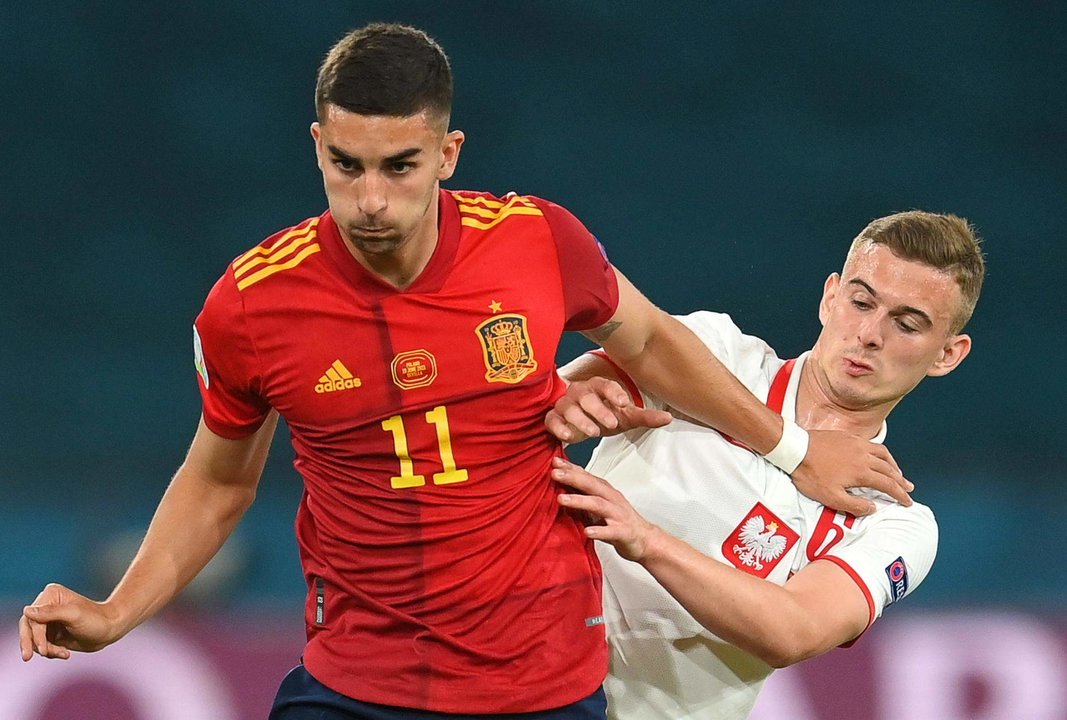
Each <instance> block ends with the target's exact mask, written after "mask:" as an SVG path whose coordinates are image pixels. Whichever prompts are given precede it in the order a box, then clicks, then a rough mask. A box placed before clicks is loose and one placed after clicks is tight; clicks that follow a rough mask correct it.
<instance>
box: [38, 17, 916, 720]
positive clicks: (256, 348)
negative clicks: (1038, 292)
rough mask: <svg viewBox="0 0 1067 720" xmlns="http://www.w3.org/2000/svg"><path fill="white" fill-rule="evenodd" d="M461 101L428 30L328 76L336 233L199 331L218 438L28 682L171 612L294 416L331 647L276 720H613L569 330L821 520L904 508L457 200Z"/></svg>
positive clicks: (394, 31)
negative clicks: (102, 593) (756, 460)
mask: <svg viewBox="0 0 1067 720" xmlns="http://www.w3.org/2000/svg"><path fill="white" fill-rule="evenodd" d="M451 99H452V78H451V70H450V68H449V65H448V60H447V58H446V57H445V55H444V53H443V52H442V50H441V48H440V47H439V46H438V45H437V44H436V43H435V42H434V41H433V40H431V39H430V38H428V37H427V36H426V35H425V34H424V33H422V32H421V31H418V30H415V29H413V28H407V27H403V26H398V25H381V24H376V25H371V26H368V27H366V28H363V29H360V30H357V31H354V32H352V33H350V34H349V35H347V36H346V37H345V38H344V39H342V40H341V41H340V42H339V43H338V44H337V45H336V46H334V48H333V49H332V50H331V51H330V53H329V55H328V56H327V58H326V60H325V61H324V63H323V65H322V67H321V69H320V72H319V78H318V85H317V89H316V110H317V115H318V121H317V122H316V123H314V124H313V125H312V127H311V134H312V136H313V138H314V141H315V152H316V156H317V158H318V164H319V167H320V169H321V170H322V175H323V182H324V185H325V190H326V196H327V199H328V201H329V210H327V211H326V212H324V213H323V214H322V215H320V216H318V217H315V218H311V219H308V220H306V221H304V222H302V223H300V224H298V225H296V226H294V227H292V228H289V229H287V230H285V231H282V232H280V233H277V234H276V235H274V236H272V237H270V238H268V239H267V240H265V241H264V242H262V243H261V244H259V245H258V246H256V247H254V248H252V249H251V250H249V251H248V252H246V253H244V254H242V255H240V256H239V257H237V258H236V259H235V260H234V261H233V262H232V263H231V265H230V266H229V267H228V268H227V270H226V272H225V274H224V275H223V276H222V278H221V279H220V280H219V281H218V283H217V284H216V285H215V287H214V288H213V290H212V291H211V293H210V295H209V296H208V299H207V301H206V303H205V305H204V309H203V311H202V313H201V314H200V316H199V317H198V318H197V320H196V324H195V326H194V348H195V360H196V367H197V371H198V373H199V375H200V390H201V394H202V397H203V416H202V419H201V422H200V426H199V428H198V430H197V433H196V436H195V437H194V439H193V443H192V447H191V448H190V450H189V455H188V457H187V458H186V461H185V463H184V464H183V465H182V467H181V468H180V469H179V471H178V473H177V475H176V476H175V478H174V480H173V482H172V483H171V485H170V487H169V488H168V490H167V492H166V494H165V495H164V497H163V500H162V501H161V503H160V506H159V508H158V510H157V512H156V515H155V517H154V518H153V520H152V524H151V526H150V527H149V530H148V533H147V535H146V537H145V540H144V542H143V544H142V546H141V549H140V551H139V553H138V555H137V557H136V558H135V559H134V561H133V562H132V563H131V566H130V568H129V569H128V571H127V573H126V575H125V576H124V577H123V579H122V580H121V581H120V583H119V585H118V586H117V587H116V588H115V590H114V592H113V593H112V594H111V596H110V597H109V598H108V599H107V600H106V601H104V602H94V601H91V600H89V599H87V598H85V597H83V596H81V595H79V594H77V593H75V592H73V591H71V590H69V589H67V588H65V587H63V586H61V585H54V584H53V585H49V586H48V587H47V588H46V589H45V590H44V591H43V592H42V593H41V595H40V596H39V597H38V598H37V600H36V601H35V602H34V604H33V605H32V606H28V607H27V608H26V609H25V610H24V613H23V616H22V618H21V619H20V642H21V646H22V653H23V657H24V659H27V660H28V659H29V658H30V657H31V656H32V654H33V653H34V652H37V653H39V654H41V655H44V656H46V657H57V658H66V657H69V655H70V651H72V650H74V651H92V650H96V649H99V648H101V647H104V646H106V645H108V644H110V643H112V642H114V641H116V640H117V639H119V638H120V637H122V636H123V635H125V634H126V633H127V632H129V631H130V630H132V629H133V628H134V627H136V626H137V625H138V624H139V623H141V622H142V621H144V620H145V619H146V618H148V617H150V616H151V615H153V614H154V613H155V612H157V611H158V610H159V609H160V608H162V607H163V606H164V605H165V604H166V603H167V602H168V601H169V600H170V599H171V598H172V597H173V596H174V595H175V594H176V593H177V592H178V591H179V590H180V589H181V588H182V587H184V585H185V584H186V583H187V582H189V580H191V579H192V578H193V577H194V576H195V575H196V573H197V572H199V570H200V569H201V568H202V567H203V566H204V565H205V564H206V563H207V561H208V560H209V559H210V558H211V557H212V556H213V555H214V553H215V552H216V551H217V550H218V549H219V547H221V545H222V543H223V542H224V541H225V539H226V538H227V537H228V536H229V534H230V532H231V531H232V530H233V528H234V526H235V525H236V523H237V522H238V520H239V519H240V517H241V516H242V514H243V513H244V511H245V510H246V509H247V508H248V506H249V505H250V504H251V502H252V500H253V498H254V496H255V490H256V485H257V483H258V481H259V477H260V475H261V473H262V469H263V465H264V462H265V459H266V455H267V451H268V448H269V445H270V442H271V438H272V436H273V434H274V429H275V427H276V424H277V419H278V417H279V416H281V417H284V418H285V420H286V423H287V424H288V426H289V429H290V431H291V434H292V442H293V446H294V449H295V451H296V462H295V465H296V468H297V470H298V471H299V472H300V474H301V476H302V477H303V479H304V488H305V490H304V496H303V499H302V502H301V505H300V508H299V511H298V513H297V521H296V532H297V538H298V542H299V546H300V554H301V561H302V564H303V568H304V573H305V577H306V579H307V585H308V595H307V602H306V606H305V623H306V626H307V636H308V643H307V646H306V649H305V652H304V657H303V663H302V664H301V665H300V666H299V667H298V668H296V669H295V670H294V671H293V672H292V673H290V675H289V676H288V677H287V678H286V679H285V681H283V683H282V687H281V689H280V690H279V693H278V697H277V698H276V700H275V704H274V710H273V712H272V714H271V717H272V718H275V720H283V719H284V720H298V719H299V718H312V717H314V718H430V717H433V718H441V717H447V716H448V715H454V716H462V717H469V716H471V715H493V716H496V717H500V716H505V717H506V716H508V714H515V713H533V714H524V715H522V717H524V718H528V719H530V720H533V718H544V719H545V720H547V719H550V718H551V719H557V718H558V719H562V718H598V717H599V718H602V717H604V698H603V693H602V690H601V684H602V682H603V679H604V676H605V672H606V667H607V647H606V644H605V637H604V631H603V627H602V622H603V619H602V615H601V597H600V568H599V565H598V563H597V560H596V556H595V553H594V552H593V550H592V547H591V543H589V542H588V541H586V540H585V539H584V537H583V530H582V526H581V523H580V522H579V521H578V520H577V519H576V518H575V517H573V516H572V515H571V514H569V513H567V512H566V511H562V510H560V509H559V507H558V504H557V502H556V496H557V494H558V493H559V492H560V490H559V488H558V487H557V486H556V485H555V484H554V483H553V482H552V481H551V479H550V471H551V463H552V459H553V458H554V457H557V456H560V455H561V454H562V450H561V448H560V445H559V443H558V442H557V441H556V440H555V439H553V438H552V437H551V436H550V435H549V434H548V433H547V432H545V430H544V426H543V418H544V416H545V413H546V412H547V411H548V409H549V408H550V407H551V406H552V403H553V402H554V401H555V399H556V398H558V397H559V396H560V395H561V394H562V393H563V390H564V383H563V381H562V380H561V379H560V378H559V376H558V375H557V374H556V368H555V364H554V357H555V354H556V348H557V345H558V342H559V340H560V337H561V335H562V333H563V331H564V330H578V331H584V332H586V333H588V334H589V336H590V337H591V338H593V339H594V340H595V341H596V342H598V343H599V344H600V345H601V346H602V347H603V348H604V349H605V351H606V352H607V353H608V354H609V355H610V356H611V358H612V359H613V360H614V361H615V362H616V363H618V364H619V366H620V367H622V368H624V369H625V371H626V372H627V373H628V374H629V375H631V376H632V377H634V378H635V379H637V380H638V381H639V382H641V383H642V385H643V386H645V387H648V388H651V389H652V390H653V391H655V392H657V394H658V395H660V396H661V397H664V398H667V399H669V400H670V401H671V402H672V404H674V405H675V406H676V407H678V408H679V409H681V410H683V411H685V412H687V413H688V414H690V415H691V416H693V417H696V418H700V419H701V420H704V421H705V422H708V423H709V424H711V425H713V426H715V427H718V428H720V429H722V430H723V431H724V432H726V433H729V434H730V435H731V436H733V437H735V438H737V439H738V440H739V441H743V442H745V443H747V444H748V445H749V446H750V447H752V448H754V449H756V450H757V451H761V452H764V453H766V454H767V457H768V458H769V459H771V460H772V462H776V463H777V464H779V465H780V466H782V467H783V468H785V469H787V471H794V472H793V476H794V478H795V479H796V480H797V482H798V485H800V486H801V487H802V488H804V489H805V490H806V491H807V492H809V493H810V494H813V495H815V496H816V497H817V498H818V499H819V500H821V501H823V502H825V503H826V504H829V505H834V506H839V507H841V508H842V509H846V510H853V511H857V512H860V513H862V512H863V511H864V510H865V509H866V501H864V500H858V499H855V498H852V497H851V496H849V495H848V494H847V493H845V488H844V487H842V486H841V483H840V481H837V484H836V485H832V484H830V482H829V481H827V482H824V481H820V480H819V478H829V477H831V476H838V477H847V478H850V480H849V481H848V483H847V484H848V485H853V484H862V485H867V486H871V487H875V488H877V489H881V490H884V491H886V492H890V493H892V494H893V495H895V496H896V497H898V498H900V499H901V500H902V502H908V498H907V495H906V494H905V492H904V490H903V489H902V485H904V484H905V483H906V481H904V480H903V478H902V477H900V476H899V471H898V470H897V469H896V467H895V464H894V463H893V461H892V458H891V457H890V456H889V455H888V453H887V452H885V451H884V450H881V449H880V448H878V447H875V446H871V445H870V443H867V442H866V441H863V440H859V439H855V438H849V437H846V436H844V435H839V434H835V433H820V434H816V433H812V434H811V436H810V445H809V443H808V441H809V437H808V436H807V435H806V434H805V433H804V432H803V431H802V430H799V428H797V427H795V426H794V427H792V428H790V427H788V426H786V425H784V424H783V421H782V419H781V417H780V416H779V415H777V414H776V413H774V412H772V411H770V410H768V409H767V408H766V407H764V406H763V405H762V404H761V403H759V402H758V401H757V400H756V399H755V398H754V397H753V396H752V395H751V394H750V393H749V392H748V391H747V390H746V389H745V388H744V387H743V386H742V385H741V384H740V383H738V382H737V381H736V380H735V379H734V378H733V377H732V376H731V375H730V374H729V372H727V371H726V370H725V369H724V368H723V367H722V366H721V365H720V364H719V363H718V362H717V361H716V360H715V359H714V357H713V356H712V355H711V353H710V352H708V351H707V350H706V348H705V347H704V346H703V344H702V343H700V341H699V340H697V339H696V337H695V336H694V335H693V334H692V333H691V332H689V331H688V330H687V329H685V328H684V327H683V326H682V325H681V324H680V323H678V322H677V321H676V320H674V319H672V318H671V317H670V316H668V315H667V314H666V313H663V312H662V311H660V310H659V309H657V308H656V307H655V306H653V305H652V304H651V303H650V302H649V301H648V300H646V299H645V298H644V297H643V296H642V295H641V294H640V293H639V292H637V290H636V289H635V288H634V287H633V286H632V285H631V284H630V283H629V282H628V281H627V280H626V279H625V278H624V277H623V276H622V275H620V274H619V273H618V272H617V271H616V270H615V269H614V268H613V267H612V266H611V264H610V263H609V262H608V261H607V259H606V257H605V255H604V253H603V250H602V249H601V248H600V247H599V245H598V243H597V242H596V240H595V239H594V238H593V236H592V235H591V234H590V233H589V231H588V230H586V229H585V227H584V226H583V225H582V224H581V223H580V222H579V221H578V220H577V219H576V218H575V217H574V216H573V215H571V214H570V213H569V212H567V211H566V210H564V209H563V208H561V207H559V206H558V205H555V204H553V203H550V202H547V201H545V200H541V199H538V198H534V197H523V196H516V195H506V196H504V197H494V196H492V195H489V194H486V193H476V192H449V191H446V190H443V189H441V187H440V182H441V181H443V180H447V179H448V178H449V177H451V175H452V173H453V171H454V169H455V167H456V162H457V160H458V159H459V152H460V147H461V146H462V144H463V139H464V138H463V133H461V132H459V131H457V130H452V131H449V130H448V121H449V115H450V111H451ZM694 357H703V358H705V360H704V361H703V362H698V363H693V362H691V360H690V359H691V358H694ZM677 358H686V359H687V360H686V362H685V363H684V364H682V363H680V362H678V361H677V360H676V359H677ZM694 388H700V391H701V392H700V393H699V394H698V393H695V392H693V389H694ZM798 466H799V467H798ZM442 713H443V714H444V715H442Z"/></svg>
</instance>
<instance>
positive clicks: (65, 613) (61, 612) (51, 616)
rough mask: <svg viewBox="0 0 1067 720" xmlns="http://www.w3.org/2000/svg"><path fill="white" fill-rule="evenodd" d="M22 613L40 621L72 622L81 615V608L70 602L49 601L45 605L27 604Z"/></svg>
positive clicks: (35, 620)
mask: <svg viewBox="0 0 1067 720" xmlns="http://www.w3.org/2000/svg"><path fill="white" fill-rule="evenodd" d="M22 614H23V615H25V616H26V617H28V618H29V619H30V620H33V621H34V622H39V623H50V622H60V623H64V624H70V623H73V622H75V621H77V619H78V618H79V617H80V615H81V610H80V609H79V608H78V607H76V606H74V605H72V604H69V603H62V604H56V603H48V604H44V605H27V606H26V607H24V608H23V609H22Z"/></svg>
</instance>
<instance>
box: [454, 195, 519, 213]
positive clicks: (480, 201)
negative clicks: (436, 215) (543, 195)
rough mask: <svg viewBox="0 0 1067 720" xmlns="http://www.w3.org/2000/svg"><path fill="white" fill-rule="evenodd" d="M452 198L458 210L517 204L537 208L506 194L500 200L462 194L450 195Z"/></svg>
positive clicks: (496, 207)
mask: <svg viewBox="0 0 1067 720" xmlns="http://www.w3.org/2000/svg"><path fill="white" fill-rule="evenodd" d="M451 195H452V197H454V198H455V199H456V202H457V203H459V205H460V210H472V209H475V208H477V207H478V206H479V205H481V206H482V207H486V208H495V209H499V208H503V207H507V206H508V205H513V204H519V205H525V206H526V207H537V206H536V205H534V203H533V202H532V201H531V200H530V199H529V198H528V197H525V196H523V195H515V194H514V193H508V194H507V195H505V196H504V197H503V198H502V199H500V200H497V199H496V198H491V197H485V196H484V195H464V194H462V193H457V192H454V193H451Z"/></svg>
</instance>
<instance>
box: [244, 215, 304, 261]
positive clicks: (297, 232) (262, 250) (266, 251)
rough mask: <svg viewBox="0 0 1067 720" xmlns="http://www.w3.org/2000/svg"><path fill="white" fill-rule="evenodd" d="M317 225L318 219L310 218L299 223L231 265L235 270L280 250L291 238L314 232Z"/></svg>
mask: <svg viewBox="0 0 1067 720" xmlns="http://www.w3.org/2000/svg"><path fill="white" fill-rule="evenodd" d="M318 225H319V218H317V217H314V218H310V219H308V220H305V221H304V222H302V223H300V224H299V225H297V226H296V227H294V228H293V229H292V230H289V231H288V232H286V233H285V234H283V235H282V236H281V237H280V238H278V239H277V240H275V241H274V242H272V243H271V244H270V245H267V246H264V245H262V244H260V245H257V246H256V247H254V248H252V249H251V250H249V251H248V252H246V253H244V254H243V255H241V256H240V257H238V258H237V259H236V260H234V261H233V263H232V264H233V267H234V269H236V268H237V266H238V265H241V264H242V263H244V262H246V261H248V260H249V259H251V258H254V257H256V256H257V255H270V254H271V253H273V252H274V251H275V250H277V249H278V248H280V247H281V246H282V245H284V244H285V243H287V242H289V241H290V240H292V239H293V238H297V237H303V236H304V235H307V234H308V233H310V232H313V231H314V230H315V228H316V227H318Z"/></svg>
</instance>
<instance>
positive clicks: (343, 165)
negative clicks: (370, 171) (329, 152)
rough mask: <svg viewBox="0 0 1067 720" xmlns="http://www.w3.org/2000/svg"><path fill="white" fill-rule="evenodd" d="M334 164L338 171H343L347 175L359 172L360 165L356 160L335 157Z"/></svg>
mask: <svg viewBox="0 0 1067 720" xmlns="http://www.w3.org/2000/svg"><path fill="white" fill-rule="evenodd" d="M333 164H334V165H335V166H336V167H337V169H338V170H341V171H342V172H346V173H348V172H355V171H356V170H359V165H358V164H357V163H356V161H355V160H352V159H350V158H339V157H335V158H334V159H333Z"/></svg>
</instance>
